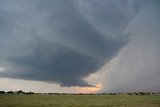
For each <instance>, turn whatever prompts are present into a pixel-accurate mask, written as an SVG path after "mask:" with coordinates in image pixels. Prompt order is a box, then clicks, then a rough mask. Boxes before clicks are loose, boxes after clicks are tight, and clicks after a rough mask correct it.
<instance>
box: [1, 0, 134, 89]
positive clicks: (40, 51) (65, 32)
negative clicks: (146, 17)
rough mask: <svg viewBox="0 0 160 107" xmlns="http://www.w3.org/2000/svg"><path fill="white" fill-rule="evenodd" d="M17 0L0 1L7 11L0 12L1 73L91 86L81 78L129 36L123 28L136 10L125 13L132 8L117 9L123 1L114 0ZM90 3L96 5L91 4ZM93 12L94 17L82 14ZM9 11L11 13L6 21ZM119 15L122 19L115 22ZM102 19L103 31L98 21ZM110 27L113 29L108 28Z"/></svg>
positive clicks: (91, 71) (112, 54)
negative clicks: (2, 68)
mask: <svg viewBox="0 0 160 107" xmlns="http://www.w3.org/2000/svg"><path fill="white" fill-rule="evenodd" d="M15 2H16V3H13V2H5V1H1V2H0V4H1V5H2V7H1V8H2V9H3V10H1V11H0V12H1V14H6V15H4V16H3V17H2V18H0V19H1V20H0V22H4V24H3V25H5V26H6V27H3V26H2V25H0V28H3V32H4V33H2V35H0V38H1V40H0V41H2V42H1V43H0V51H1V53H0V59H1V61H0V66H1V67H4V68H5V71H4V72H0V77H8V78H16V79H26V80H38V81H45V82H51V83H52V82H56V83H59V84H60V85H61V86H93V85H90V84H88V83H87V82H86V81H84V80H83V78H85V77H87V76H89V75H90V74H91V73H94V72H96V71H97V70H99V69H100V68H101V67H102V66H103V65H104V64H105V63H107V62H109V61H110V60H111V59H112V58H113V57H115V56H116V55H117V54H118V52H119V50H120V49H121V47H123V46H124V45H125V44H126V43H127V42H128V35H125V34H124V30H125V28H126V27H127V26H128V24H129V22H130V21H131V20H132V18H133V17H134V15H135V14H132V15H131V17H130V18H126V17H127V16H128V15H129V14H130V13H127V12H123V11H119V10H120V9H121V7H122V6H123V5H124V4H125V3H122V4H121V3H119V2H117V1H114V2H111V1H100V2H102V3H103V4H106V6H105V7H106V9H109V8H110V6H109V4H110V5H111V6H115V5H116V7H117V8H111V10H107V11H106V10H104V9H101V8H100V6H101V5H97V3H95V1H91V2H89V1H87V2H88V3H91V6H89V7H86V6H85V5H84V3H81V4H79V3H80V2H81V1H80V2H75V1H64V0H54V1H51V0H50V1H40V0H37V1H27V2H25V1H21V2H19V1H18V0H17V1H15ZM24 2H25V3H24ZM3 3H5V4H6V5H3ZM83 5H84V6H85V8H87V9H88V10H89V11H88V13H86V12H84V11H85V9H83ZM94 5H96V6H97V7H98V8H95V9H94V8H93V6H94ZM125 5H128V4H125ZM133 5H135V3H133ZM108 6H109V7H108ZM128 7H130V6H127V7H126V9H127V8H128ZM98 9H99V10H98ZM124 9H125V8H124ZM130 9H133V10H136V9H137V7H133V6H132V7H131V8H130ZM93 11H95V12H94V13H93ZM100 11H102V13H99V12H100ZM112 12H114V14H111V13H112ZM119 12H120V13H122V14H120V13H119ZM93 14H94V20H95V23H93V22H91V21H90V20H93V19H91V18H90V17H86V16H87V15H88V16H91V17H92V15H93ZM9 17H13V19H12V20H10V21H11V23H10V24H6V23H5V22H8V20H9V19H7V18H9ZM113 17H115V18H113ZM101 19H104V20H101ZM122 19H125V21H123V23H119V22H121V20H122ZM3 20H6V21H3ZM103 22H104V25H103V26H104V28H106V33H104V32H102V31H101V30H100V29H101V27H99V26H98V27H97V24H98V23H100V25H101V24H102V23H103ZM112 24H113V26H112ZM125 25H127V26H125ZM120 26H125V27H123V28H120ZM7 28H10V30H9V29H7ZM118 29H121V32H120V31H118ZM102 30H103V31H104V29H102ZM0 31H1V32H2V30H0ZM110 31H114V32H117V33H107V32H110ZM6 32H7V33H6ZM111 34H112V35H111ZM113 34H116V36H114V35H113ZM113 37H114V38H113ZM115 37H116V38H115Z"/></svg>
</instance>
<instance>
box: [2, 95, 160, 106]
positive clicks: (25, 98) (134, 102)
mask: <svg viewBox="0 0 160 107" xmlns="http://www.w3.org/2000/svg"><path fill="white" fill-rule="evenodd" d="M117 106H118V107H160V96H156V95H150V96H149V95H144V96H141V95H138V96H136V95H131V96H130V95H47V94H34V95H8V94H5V95H0V107H117Z"/></svg>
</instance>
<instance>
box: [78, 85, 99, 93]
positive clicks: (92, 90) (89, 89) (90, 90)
mask: <svg viewBox="0 0 160 107" xmlns="http://www.w3.org/2000/svg"><path fill="white" fill-rule="evenodd" d="M101 88H102V85H101V84H97V85H95V86H94V87H79V86H78V87H75V90H76V93H88V94H90V93H97V92H98V91H100V90H101Z"/></svg>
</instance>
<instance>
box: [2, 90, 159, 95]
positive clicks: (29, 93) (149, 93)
mask: <svg viewBox="0 0 160 107" xmlns="http://www.w3.org/2000/svg"><path fill="white" fill-rule="evenodd" d="M0 94H28V95H31V94H35V93H34V92H32V91H30V92H24V91H22V90H19V91H7V92H5V91H0ZM39 94H43V93H39ZM48 94H49V95H122V94H127V95H160V93H154V92H133V93H48Z"/></svg>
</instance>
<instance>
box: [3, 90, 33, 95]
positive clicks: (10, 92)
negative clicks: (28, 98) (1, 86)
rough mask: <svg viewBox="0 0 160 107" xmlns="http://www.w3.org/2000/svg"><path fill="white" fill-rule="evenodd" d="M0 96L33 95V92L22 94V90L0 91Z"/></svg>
mask: <svg viewBox="0 0 160 107" xmlns="http://www.w3.org/2000/svg"><path fill="white" fill-rule="evenodd" d="M0 94H34V92H32V91H30V92H24V91H22V90H19V91H7V92H5V91H0Z"/></svg>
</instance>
